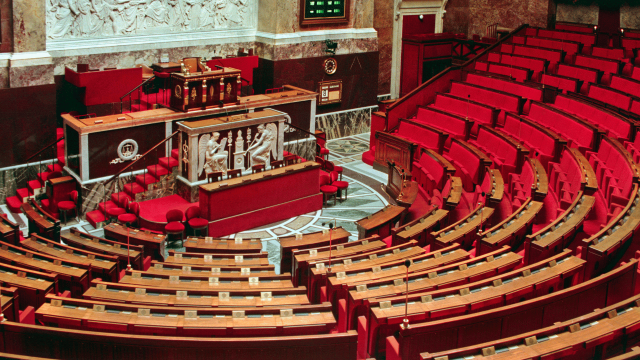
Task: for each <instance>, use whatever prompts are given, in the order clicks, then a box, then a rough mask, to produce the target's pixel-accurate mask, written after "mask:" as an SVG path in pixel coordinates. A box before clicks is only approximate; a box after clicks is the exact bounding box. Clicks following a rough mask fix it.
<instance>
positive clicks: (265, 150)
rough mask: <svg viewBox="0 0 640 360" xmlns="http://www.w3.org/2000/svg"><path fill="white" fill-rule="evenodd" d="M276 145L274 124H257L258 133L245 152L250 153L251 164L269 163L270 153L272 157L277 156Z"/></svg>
mask: <svg viewBox="0 0 640 360" xmlns="http://www.w3.org/2000/svg"><path fill="white" fill-rule="evenodd" d="M277 145H278V127H277V126H276V124H273V123H271V124H266V126H265V124H260V125H258V133H257V134H256V137H255V139H254V140H253V144H252V145H251V146H249V148H248V149H247V152H249V153H250V154H251V165H258V164H269V163H270V160H271V154H273V156H274V157H277V156H278V149H277Z"/></svg>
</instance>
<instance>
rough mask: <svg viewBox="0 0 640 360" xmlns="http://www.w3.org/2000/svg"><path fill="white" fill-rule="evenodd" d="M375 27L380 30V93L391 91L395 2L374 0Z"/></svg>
mask: <svg viewBox="0 0 640 360" xmlns="http://www.w3.org/2000/svg"><path fill="white" fill-rule="evenodd" d="M374 6H375V11H374V14H373V28H374V29H376V31H377V32H378V51H379V52H380V69H379V72H378V94H388V93H390V92H391V54H392V52H393V2H390V1H388V0H374Z"/></svg>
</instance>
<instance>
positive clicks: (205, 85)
mask: <svg viewBox="0 0 640 360" xmlns="http://www.w3.org/2000/svg"><path fill="white" fill-rule="evenodd" d="M201 70H202V69H201ZM240 73H241V72H240V70H238V69H234V68H230V67H226V68H223V69H221V70H207V71H205V70H203V71H198V72H193V73H187V74H183V73H181V72H173V73H171V89H172V91H171V102H170V103H171V107H172V108H174V109H179V110H181V111H185V112H187V111H193V110H201V109H206V108H208V107H224V104H227V103H235V102H236V101H238V97H239V95H240V88H241V87H242V83H241V80H240Z"/></svg>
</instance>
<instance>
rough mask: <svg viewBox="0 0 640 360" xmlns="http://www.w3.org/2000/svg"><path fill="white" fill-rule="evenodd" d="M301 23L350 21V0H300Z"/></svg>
mask: <svg viewBox="0 0 640 360" xmlns="http://www.w3.org/2000/svg"><path fill="white" fill-rule="evenodd" d="M300 9H301V10H302V13H301V14H300V15H301V16H300V24H301V25H315V24H340V23H348V22H349V0H300Z"/></svg>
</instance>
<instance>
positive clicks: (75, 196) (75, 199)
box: [69, 190, 78, 204]
mask: <svg viewBox="0 0 640 360" xmlns="http://www.w3.org/2000/svg"><path fill="white" fill-rule="evenodd" d="M69 198H70V199H71V201H73V202H74V203H76V204H77V203H78V192H77V191H75V190H73V191H72V192H70V193H69Z"/></svg>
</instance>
